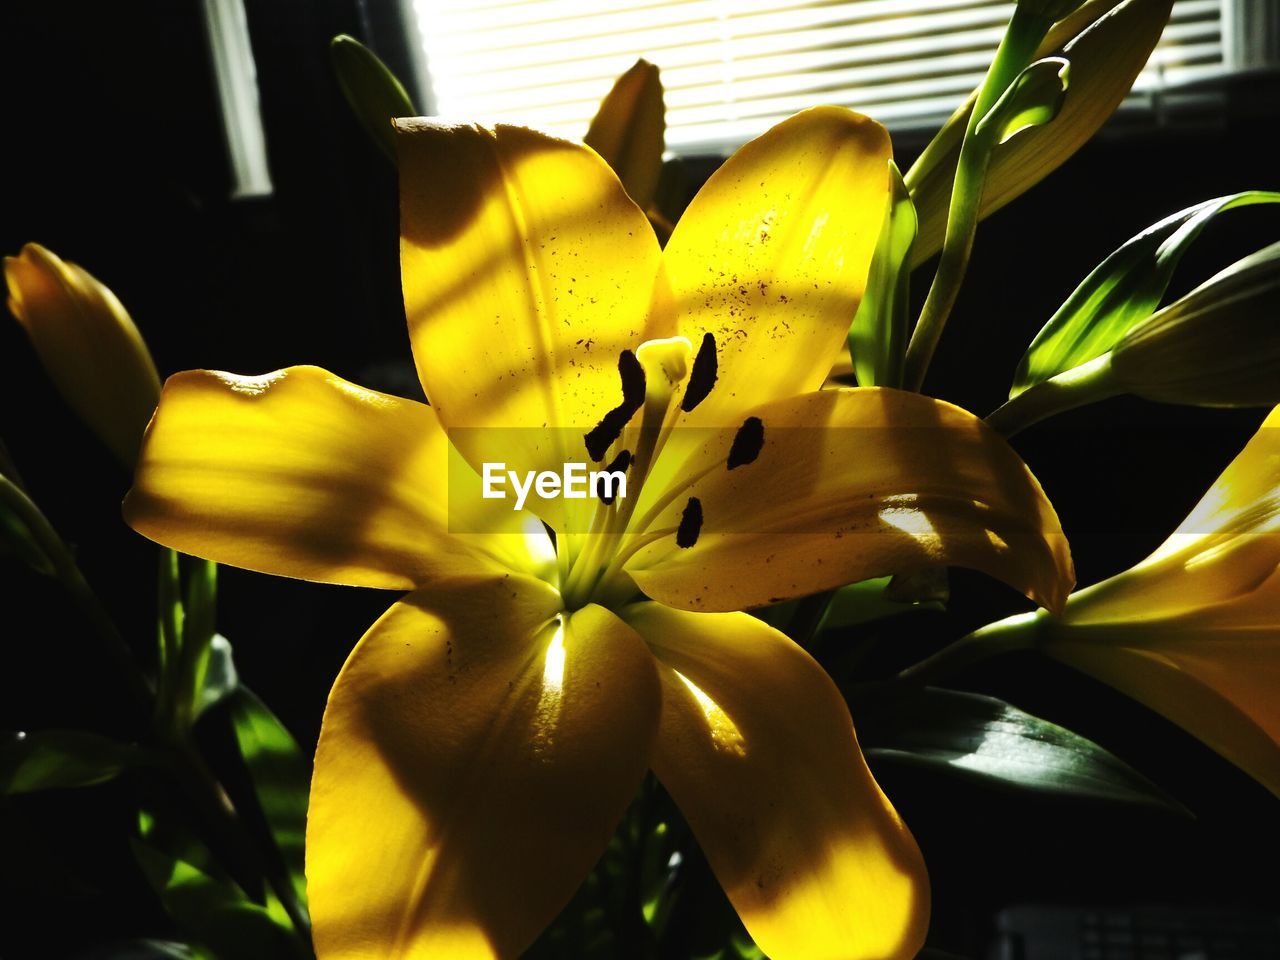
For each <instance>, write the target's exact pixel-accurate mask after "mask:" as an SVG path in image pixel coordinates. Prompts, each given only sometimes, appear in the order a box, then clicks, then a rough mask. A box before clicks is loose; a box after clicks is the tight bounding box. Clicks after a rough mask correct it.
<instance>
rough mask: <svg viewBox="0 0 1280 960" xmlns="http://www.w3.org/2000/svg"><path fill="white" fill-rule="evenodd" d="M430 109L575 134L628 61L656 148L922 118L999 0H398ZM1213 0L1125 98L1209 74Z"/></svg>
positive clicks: (991, 33)
mask: <svg viewBox="0 0 1280 960" xmlns="http://www.w3.org/2000/svg"><path fill="white" fill-rule="evenodd" d="M413 9H414V13H415V15H416V19H417V24H418V28H419V33H420V35H421V37H422V45H423V51H424V55H425V62H426V65H427V72H428V74H429V76H428V78H427V79H428V81H429V84H430V90H431V95H432V100H433V103H432V107H433V108H434V111H435V112H436V113H438V114H440V115H442V116H446V117H454V118H460V119H461V118H465V119H481V120H489V121H493V120H503V121H509V122H516V123H523V124H528V125H530V126H536V127H540V128H542V129H547V130H550V131H552V132H555V133H558V134H561V135H563V136H569V137H581V136H582V134H583V133H584V132H585V131H586V128H587V124H588V123H589V121H590V119H591V117H592V116H593V115H594V113H595V110H596V108H597V107H598V105H599V103H600V98H601V97H603V96H604V94H605V93H606V92H607V91H608V89H609V87H610V85H611V84H612V82H613V80H614V79H615V78H616V77H617V76H618V75H619V74H620V73H622V72H623V71H624V70H626V69H627V68H628V67H629V66H630V65H631V64H632V63H634V62H635V60H636V58H637V57H644V58H645V59H647V60H650V61H652V62H653V63H656V64H657V65H658V66H659V67H660V68H661V69H662V79H663V84H664V86H665V88H666V98H667V144H668V146H669V147H670V148H672V149H673V150H675V151H676V152H680V153H696V152H711V151H720V150H726V149H731V148H733V147H735V146H737V145H738V144H740V143H742V142H743V141H745V140H747V139H750V138H751V137H754V136H756V135H757V134H759V133H761V132H762V131H764V130H765V129H767V128H768V127H769V126H771V125H772V124H774V123H776V122H777V121H779V120H781V119H783V118H784V117H787V116H789V115H791V114H792V113H795V112H796V111H797V110H801V109H803V108H805V107H809V106H813V105H815V104H818V103H834V104H841V105H844V106H848V107H853V108H855V109H857V110H860V111H861V112H863V113H866V114H869V115H871V116H873V117H875V118H876V119H878V120H880V121H881V122H882V123H884V124H886V125H887V126H889V127H890V128H891V129H895V130H903V129H911V128H928V127H932V126H935V125H936V124H938V123H939V122H941V121H942V120H943V119H945V118H946V117H947V116H948V115H949V114H950V113H951V111H952V110H954V109H955V107H956V106H958V105H959V104H960V103H961V102H962V101H963V99H964V98H965V97H966V96H967V95H968V94H969V92H970V91H971V90H972V89H973V88H974V87H975V86H976V85H977V84H978V83H979V81H980V80H981V79H982V76H983V74H984V72H985V70H986V67H987V64H988V63H989V62H990V58H991V55H992V53H993V52H994V51H995V48H996V45H997V44H998V43H999V41H1000V37H1001V36H1002V34H1003V32H1004V26H1005V24H1006V23H1007V22H1008V19H1009V16H1010V14H1011V12H1012V10H1013V4H1012V3H1009V2H1002V0H844V2H833V0H828V2H821V0H818V2H815V0H808V2H804V0H665V2H664V0H613V2H610V3H607V4H601V3H599V2H583V0H413ZM1221 26H1222V17H1221V0H1177V2H1175V4H1174V7H1173V16H1172V19H1171V21H1170V23H1169V25H1168V27H1167V28H1166V30H1165V32H1164V36H1163V37H1162V39H1161V41H1160V45H1159V46H1158V47H1157V48H1156V51H1155V53H1154V54H1153V55H1152V57H1151V60H1150V62H1149V63H1148V65H1147V68H1146V70H1145V71H1144V72H1143V74H1142V75H1141V76H1140V77H1139V79H1138V81H1137V83H1136V84H1135V87H1134V90H1135V97H1136V99H1135V97H1131V106H1133V105H1136V104H1141V103H1142V102H1143V100H1144V98H1145V99H1146V100H1147V101H1149V100H1150V99H1151V97H1152V95H1153V94H1154V93H1156V92H1158V91H1161V90H1163V89H1167V88H1169V87H1171V86H1176V85H1182V84H1186V83H1188V82H1191V81H1194V80H1198V79H1201V78H1204V77H1206V76H1210V75H1213V74H1215V73H1218V72H1221V71H1222V69H1223V60H1224V57H1223V38H1222V29H1221Z"/></svg>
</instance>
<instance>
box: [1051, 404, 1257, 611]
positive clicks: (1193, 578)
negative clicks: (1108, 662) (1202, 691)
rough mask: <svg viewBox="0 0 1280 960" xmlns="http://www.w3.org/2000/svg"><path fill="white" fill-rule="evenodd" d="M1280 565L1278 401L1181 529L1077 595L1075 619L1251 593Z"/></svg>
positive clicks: (1188, 607)
mask: <svg viewBox="0 0 1280 960" xmlns="http://www.w3.org/2000/svg"><path fill="white" fill-rule="evenodd" d="M1277 566H1280V407H1277V408H1276V409H1275V410H1273V411H1272V412H1271V413H1270V415H1269V416H1268V417H1267V418H1266V420H1265V421H1264V422H1263V424H1262V426H1261V427H1260V428H1259V430H1258V432H1257V433H1255V434H1254V435H1253V437H1252V439H1250V440H1249V442H1248V443H1247V444H1246V445H1245V448H1244V449H1243V450H1242V451H1240V453H1239V455H1238V456H1236V458H1235V459H1234V460H1233V461H1232V462H1231V464H1230V465H1229V466H1228V467H1227V468H1226V470H1224V471H1223V472H1222V475H1221V476H1220V477H1218V479H1217V480H1216V481H1215V482H1214V484H1213V486H1212V487H1210V488H1209V490H1208V492H1207V493H1205V495H1204V497H1203V498H1202V499H1201V500H1200V502H1199V503H1198V504H1196V506H1195V508H1194V509H1193V510H1192V511H1191V513H1190V514H1189V515H1188V516H1187V518H1186V519H1185V520H1184V521H1182V523H1181V524H1179V526H1178V529H1177V530H1176V531H1174V533H1173V534H1172V535H1171V536H1170V537H1169V539H1168V540H1166V541H1165V542H1164V543H1163V544H1161V545H1160V547H1159V548H1157V549H1156V551H1155V552H1154V553H1152V554H1151V556H1149V557H1147V559H1145V560H1143V561H1142V562H1141V563H1139V564H1137V565H1136V566H1134V567H1131V568H1130V569H1128V570H1126V571H1124V572H1123V573H1120V574H1117V575H1116V576H1114V577H1112V578H1110V579H1109V580H1105V581H1103V582H1102V583H1098V584H1094V585H1093V586H1091V587H1088V588H1087V589H1085V590H1081V591H1079V592H1078V593H1076V594H1075V595H1073V596H1072V597H1071V602H1070V604H1069V606H1068V608H1067V618H1068V619H1069V621H1070V622H1071V623H1074V624H1097V623H1112V622H1121V621H1128V620H1154V619H1156V618H1160V617H1172V616H1177V615H1179V614H1183V613H1187V612H1190V611H1193V610H1197V609H1200V608H1203V607H1206V606H1209V605H1211V604H1216V603H1224V602H1227V601H1231V600H1235V599H1238V598H1241V597H1244V596H1247V595H1248V594H1250V593H1251V592H1252V591H1253V590H1255V589H1256V588H1257V586H1258V584H1260V583H1262V582H1263V581H1265V580H1266V579H1267V577H1269V576H1270V575H1271V574H1272V572H1273V571H1274V570H1275V569H1276V567H1277Z"/></svg>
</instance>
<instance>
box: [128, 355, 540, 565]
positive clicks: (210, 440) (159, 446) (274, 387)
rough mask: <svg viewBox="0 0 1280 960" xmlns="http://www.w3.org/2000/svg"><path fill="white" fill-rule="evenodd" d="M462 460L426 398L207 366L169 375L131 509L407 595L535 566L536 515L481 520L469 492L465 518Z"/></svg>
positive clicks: (220, 547) (147, 523) (239, 552)
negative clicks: (528, 529)
mask: <svg viewBox="0 0 1280 960" xmlns="http://www.w3.org/2000/svg"><path fill="white" fill-rule="evenodd" d="M448 461H449V445H448V440H447V438H446V437H445V435H444V431H443V430H442V429H441V428H440V425H439V424H438V423H437V421H436V417H435V414H434V413H433V412H432V411H431V408H429V407H427V406H424V405H423V404H420V403H414V402H413V401H410V400H402V399H400V398H398V397H392V396H388V395H386V394H382V393H376V392H374V391H372V390H366V389H364V388H363V387H358V386H356V385H355V384H352V383H348V382H347V381H345V380H342V379H341V378H339V377H336V376H334V375H333V374H331V373H328V372H327V371H325V370H321V369H319V368H317V367H290V368H288V369H286V370H277V371H276V372H275V373H269V374H266V375H265V376H261V377H237V376H233V375H231V374H227V373H214V372H210V371H207V370H193V371H188V372H186V373H180V374H177V375H175V376H173V377H170V378H169V381H168V383H166V384H165V387H164V391H163V393H162V395H161V398H160V406H159V408H158V409H157V411H156V415H155V418H154V419H153V420H152V421H151V426H150V427H148V428H147V434H146V437H145V439H144V441H143V448H142V452H141V454H140V455H139V461H138V470H137V474H136V476H135V479H134V486H133V489H132V490H130V491H129V495H128V497H126V498H125V502H124V515H125V520H126V521H128V523H129V525H130V526H132V527H133V528H134V529H135V530H137V531H138V532H139V533H141V534H143V535H144V536H147V537H150V538H151V539H152V540H155V541H157V542H159V543H163V544H165V545H166V546H169V547H173V548H174V549H176V550H181V551H182V552H183V553H189V554H192V555H193V556H197V557H204V558H206V559H209V560H216V561H217V562H219V563H226V564H230V565H231V566H236V567H245V568H247V569H249V570H258V571H262V572H264V573H274V574H278V575H281V576H287V577H298V578H300V579H304V580H320V581H325V582H328V583H346V584H353V585H357V586H366V587H383V588H387V589H394V590H408V589H412V588H414V587H416V586H420V585H422V584H425V583H430V582H435V581H439V580H444V579H451V578H455V577H463V576H468V575H475V574H477V573H481V572H486V571H487V572H492V571H494V570H500V569H503V567H502V566H501V565H500V563H499V562H498V561H499V560H501V561H502V562H503V563H505V564H508V565H512V566H514V567H515V568H516V569H529V568H530V566H529V565H530V563H531V562H532V559H531V553H530V546H529V545H530V544H536V542H537V539H536V536H535V538H533V539H526V538H525V537H524V536H523V535H522V529H523V528H522V526H521V525H522V524H524V523H529V522H532V523H534V524H536V523H537V521H536V520H534V519H533V518H532V517H530V516H529V515H527V514H525V515H523V516H522V515H521V514H517V513H515V512H513V511H511V510H510V509H509V508H506V507H505V506H504V507H503V508H502V509H501V510H497V509H495V510H494V511H493V514H492V516H493V520H492V522H491V523H488V524H481V523H480V521H479V520H478V519H477V518H475V517H474V516H472V515H471V514H470V513H466V512H464V511H465V510H471V509H473V508H474V506H475V503H476V500H475V499H472V498H468V497H466V496H465V495H464V491H461V490H457V489H455V490H453V491H452V493H453V502H454V511H453V512H452V513H451V511H450V502H449V501H448V500H447V487H448V480H449V476H450V474H449V462H448ZM456 475H457V471H456V470H455V476H456ZM476 481H477V483H478V478H476ZM490 502H491V503H495V504H496V501H490ZM464 518H465V519H464ZM451 519H452V520H453V521H454V522H455V523H457V524H458V525H459V526H461V527H463V528H464V533H463V534H460V535H456V536H455V535H451V534H450V533H449V527H450V521H451ZM473 531H491V532H492V535H486V533H475V532H473ZM543 539H544V540H545V536H544V535H543Z"/></svg>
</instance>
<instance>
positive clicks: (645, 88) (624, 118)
mask: <svg viewBox="0 0 1280 960" xmlns="http://www.w3.org/2000/svg"><path fill="white" fill-rule="evenodd" d="M665 132H666V107H665V106H664V105H663V102H662V80H661V79H660V78H659V76H658V68H657V67H655V66H654V65H653V64H652V63H650V62H649V61H647V60H643V59H642V60H637V61H636V62H635V64H634V65H633V66H632V67H631V69H629V70H628V71H627V72H626V73H624V74H623V75H622V76H620V77H619V78H618V80H617V82H616V83H614V85H613V88H612V89H611V90H610V91H609V93H608V94H607V95H606V96H605V98H604V100H602V101H601V102H600V109H599V110H598V111H597V112H596V115H595V119H593V120H592V121H591V127H590V129H589V130H587V135H586V136H585V137H583V142H584V143H586V144H587V146H589V147H591V148H592V149H593V150H595V151H596V153H598V154H600V156H602V157H603V158H604V159H605V162H606V163H608V164H609V166H611V167H612V168H613V170H614V172H615V173H617V175H618V179H619V180H621V181H622V185H623V186H624V187H626V188H627V193H628V194H630V196H631V199H632V200H634V201H635V202H636V203H637V204H639V205H640V207H641V208H647V207H648V206H649V204H650V203H652V202H653V195H654V193H655V192H656V191H657V189H658V177H659V175H660V174H661V173H662V151H663V149H664V146H665Z"/></svg>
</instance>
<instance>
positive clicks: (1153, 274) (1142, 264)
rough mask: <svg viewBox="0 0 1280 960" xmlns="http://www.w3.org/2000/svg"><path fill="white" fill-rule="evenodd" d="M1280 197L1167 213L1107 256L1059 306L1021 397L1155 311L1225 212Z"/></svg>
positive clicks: (1025, 366)
mask: <svg viewBox="0 0 1280 960" xmlns="http://www.w3.org/2000/svg"><path fill="white" fill-rule="evenodd" d="M1277 202H1280V193H1273V192H1270V191H1265V190H1249V191H1246V192H1244V193H1236V194H1231V195H1230V196H1225V197H1218V198H1216V199H1214V200H1206V201H1204V202H1203V203H1198V204H1195V205H1194V206H1191V207H1188V208H1187V209H1185V210H1182V211H1179V212H1178V213H1175V214H1173V216H1170V217H1166V218H1165V219H1163V220H1161V221H1160V222H1159V223H1157V224H1155V225H1153V226H1151V227H1148V228H1147V229H1146V230H1144V231H1142V233H1140V234H1138V235H1137V236H1136V237H1133V238H1132V239H1131V240H1129V241H1128V242H1127V243H1125V244H1124V245H1123V246H1121V247H1120V248H1119V249H1118V250H1116V251H1115V252H1114V253H1112V254H1111V255H1110V256H1109V257H1107V258H1106V259H1105V260H1103V261H1102V263H1101V264H1099V265H1098V266H1097V267H1096V268H1095V269H1094V270H1093V272H1092V273H1090V274H1089V276H1087V277H1086V278H1085V279H1084V282H1083V283H1081V284H1080V286H1078V287H1076V289H1075V292H1073V293H1072V294H1071V296H1070V297H1068V298H1067V300H1066V302H1065V303H1064V304H1063V305H1062V306H1061V307H1059V308H1058V311H1057V312H1056V313H1055V314H1054V315H1053V317H1052V318H1051V319H1050V320H1049V322H1048V323H1047V324H1046V325H1045V327H1044V329H1042V330H1041V331H1040V332H1039V333H1038V334H1037V335H1036V338H1035V340H1033V341H1032V343H1031V346H1030V347H1029V348H1028V349H1027V352H1026V355H1025V356H1024V357H1023V358H1022V361H1021V362H1020V363H1019V364H1018V371H1017V374H1016V375H1015V377H1014V384H1013V389H1012V390H1011V391H1010V393H1009V396H1010V397H1015V396H1017V395H1018V394H1020V393H1022V392H1023V391H1024V390H1026V389H1027V388H1029V387H1032V386H1034V385H1035V384H1037V383H1040V382H1042V381H1044V380H1048V379H1049V378H1051V377H1054V376H1057V375H1058V374H1061V373H1064V372H1066V371H1067V370H1071V369H1073V368H1075V367H1078V366H1081V365H1083V364H1085V363H1087V362H1088V361H1090V360H1093V359H1096V358H1097V357H1100V356H1102V354H1104V353H1106V352H1107V351H1109V350H1110V349H1111V348H1112V347H1114V346H1115V345H1116V344H1117V343H1119V342H1120V340H1121V339H1122V338H1123V337H1124V336H1125V334H1127V333H1128V332H1129V331H1130V330H1132V329H1133V328H1134V327H1135V326H1136V325H1137V324H1138V323H1140V322H1141V321H1143V320H1145V319H1146V318H1147V317H1149V316H1151V314H1152V312H1153V311H1154V310H1155V308H1156V307H1157V306H1158V305H1159V303H1160V300H1161V298H1162V297H1163V296H1164V293H1165V291H1166V290H1167V289H1168V287H1169V281H1170V280H1171V279H1172V277H1173V271H1174V270H1175V269H1176V268H1177V266H1178V263H1179V261H1180V260H1181V259H1182V255H1183V254H1184V253H1186V251H1187V248H1188V247H1190V246H1191V244H1192V242H1193V241H1194V240H1195V239H1196V237H1198V236H1199V235H1200V233H1201V231H1203V230H1204V228H1205V227H1206V226H1208V225H1209V223H1210V222H1211V221H1212V220H1213V219H1214V218H1215V217H1216V216H1217V215H1218V214H1220V213H1223V212H1225V211H1227V210H1234V209H1236V208H1237V207H1244V206H1250V205H1252V204H1258V203H1277Z"/></svg>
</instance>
